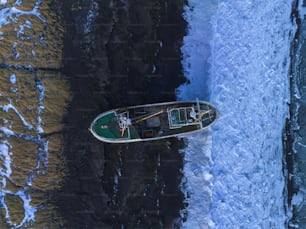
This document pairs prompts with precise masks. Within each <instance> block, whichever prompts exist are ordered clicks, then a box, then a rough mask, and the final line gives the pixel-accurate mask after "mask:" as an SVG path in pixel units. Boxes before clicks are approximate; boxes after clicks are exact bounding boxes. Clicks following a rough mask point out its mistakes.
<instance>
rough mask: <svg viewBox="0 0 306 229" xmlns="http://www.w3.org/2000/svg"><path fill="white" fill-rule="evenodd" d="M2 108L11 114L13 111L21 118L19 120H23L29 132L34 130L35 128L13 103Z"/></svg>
mask: <svg viewBox="0 0 306 229" xmlns="http://www.w3.org/2000/svg"><path fill="white" fill-rule="evenodd" d="M0 108H2V110H3V111H5V112H9V110H13V111H14V112H15V113H16V114H17V115H18V116H19V118H20V119H21V121H22V122H23V124H24V125H25V126H26V127H27V128H28V129H29V130H31V129H33V126H32V125H31V124H30V123H28V122H27V121H26V120H25V118H24V117H23V115H22V114H21V113H20V112H19V111H18V109H17V108H16V107H15V106H13V105H12V104H11V103H9V104H6V105H4V106H0Z"/></svg>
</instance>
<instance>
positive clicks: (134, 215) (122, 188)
mask: <svg viewBox="0 0 306 229" xmlns="http://www.w3.org/2000/svg"><path fill="white" fill-rule="evenodd" d="M54 3H55V5H56V7H57V9H56V10H57V11H58V13H59V14H61V15H62V17H63V21H64V28H65V40H64V54H63V64H62V72H63V73H64V74H65V75H66V76H67V77H68V79H69V81H70V88H71V91H72V101H71V103H70V106H69V109H68V113H67V115H66V117H65V119H64V144H65V149H64V155H65V157H66V165H67V168H68V171H69V175H68V176H67V177H66V178H65V182H64V184H63V186H62V188H61V190H59V191H57V192H56V193H53V196H54V201H55V204H56V206H58V211H59V213H60V214H61V215H62V217H63V218H64V220H65V223H64V225H63V226H64V227H65V228H117V227H119V226H120V227H121V226H124V228H179V225H180V222H181V220H182V219H181V216H180V210H182V209H183V208H184V201H183V193H181V191H180V188H179V186H180V183H181V178H182V174H181V169H182V165H183V157H182V155H181V154H180V153H179V149H180V148H181V147H183V143H182V141H179V140H177V139H170V140H165V141H159V142H152V143H150V142H149V143H138V144H122V145H110V144H104V143H102V142H99V141H97V140H96V139H94V138H93V137H92V136H91V134H90V133H89V131H88V130H87V129H88V127H89V125H90V122H91V121H92V119H93V118H94V117H95V116H96V115H97V114H99V113H101V112H103V111H106V110H108V109H112V108H115V107H122V106H126V105H134V104H145V103H152V102H162V101H171V100H175V88H177V87H178V86H179V85H180V84H182V83H184V82H185V78H184V77H183V74H182V72H181V69H182V66H181V53H180V46H181V43H182V39H183V36H184V34H185V30H186V23H185V21H184V20H183V18H182V13H183V6H184V5H185V4H186V2H184V1H178V0H169V1H167V2H165V1H162V0H152V1H150V2H149V3H148V2H146V3H144V2H141V3H140V2H139V1H137V0H132V1H129V2H128V3H123V2H122V1H119V0H114V1H96V2H94V1H85V0H84V1H77V2H76V1H72V0H68V1H65V3H63V2H61V1H57V0H55V1H54ZM91 16H92V18H91V19H90V17H91ZM89 22H90V25H88V23H89ZM85 25H87V26H85Z"/></svg>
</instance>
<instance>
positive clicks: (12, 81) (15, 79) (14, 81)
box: [10, 74, 17, 84]
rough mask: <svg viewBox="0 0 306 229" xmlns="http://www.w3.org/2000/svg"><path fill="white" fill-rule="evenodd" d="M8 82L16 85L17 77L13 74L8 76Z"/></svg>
mask: <svg viewBox="0 0 306 229" xmlns="http://www.w3.org/2000/svg"><path fill="white" fill-rule="evenodd" d="M10 82H11V84H16V83H17V77H16V75H15V74H12V75H10Z"/></svg>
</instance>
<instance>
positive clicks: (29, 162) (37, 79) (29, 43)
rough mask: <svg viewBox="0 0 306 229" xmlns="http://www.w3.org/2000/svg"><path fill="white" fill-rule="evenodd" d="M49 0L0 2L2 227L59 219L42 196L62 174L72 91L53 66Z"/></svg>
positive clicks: (57, 46)
mask: <svg viewBox="0 0 306 229" xmlns="http://www.w3.org/2000/svg"><path fill="white" fill-rule="evenodd" d="M50 3H51V1H43V2H42V1H32V2H23V1H16V2H12V1H1V4H0V17H1V20H0V39H1V48H0V52H1V54H2V60H1V66H0V122H1V125H0V126H1V127H0V159H1V166H0V180H1V183H0V185H1V189H0V203H1V208H0V212H1V218H2V219H4V220H1V222H0V227H1V228H11V227H15V228H24V227H26V226H30V225H32V226H34V227H39V228H42V227H46V226H51V225H52V226H53V227H57V226H56V225H60V224H61V221H62V220H61V219H60V218H59V217H57V216H56V213H55V212H54V208H55V206H54V205H52V204H50V203H48V199H47V198H46V197H47V196H48V193H49V192H50V191H52V190H56V189H58V188H59V187H60V185H61V183H62V181H63V178H64V177H65V165H64V164H65V158H64V155H63V137H62V133H61V131H62V128H63V125H62V117H63V115H64V114H65V110H66V109H67V104H68V102H69V100H70V92H69V85H68V83H67V80H66V79H65V77H64V76H63V75H61V74H60V73H59V72H58V71H56V69H59V68H60V65H61V52H62V47H63V43H62V39H61V38H62V37H63V28H62V26H61V24H60V20H59V17H58V16H57V15H56V14H55V12H53V11H52V10H51V9H50V5H49V4H50ZM54 219H57V220H58V221H57V222H55V221H53V220H54Z"/></svg>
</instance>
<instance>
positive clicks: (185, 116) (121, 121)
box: [89, 100, 218, 143]
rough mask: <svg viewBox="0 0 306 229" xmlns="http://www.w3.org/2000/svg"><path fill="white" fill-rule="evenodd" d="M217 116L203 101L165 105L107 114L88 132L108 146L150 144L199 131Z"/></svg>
mask: <svg viewBox="0 0 306 229" xmlns="http://www.w3.org/2000/svg"><path fill="white" fill-rule="evenodd" d="M217 117H218V111H217V109H216V108H215V107H214V106H213V105H212V104H210V103H208V102H205V101H200V100H196V101H175V102H164V103H155V104H146V105H137V106H130V107H125V108H117V109H113V110H110V111H106V112H104V113H102V114H100V115H98V116H97V117H96V118H95V119H94V120H93V121H92V123H91V125H90V128H89V130H90V131H91V133H92V134H93V136H94V137H96V138H97V139H98V140H100V141H103V142H108V143H130V142H141V141H152V140H159V139H164V138H169V137H176V136H182V135H186V134H189V133H194V132H198V131H202V130H204V129H207V128H208V127H210V126H211V125H212V124H213V123H214V122H215V121H216V119H217Z"/></svg>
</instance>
